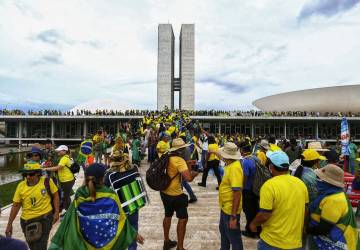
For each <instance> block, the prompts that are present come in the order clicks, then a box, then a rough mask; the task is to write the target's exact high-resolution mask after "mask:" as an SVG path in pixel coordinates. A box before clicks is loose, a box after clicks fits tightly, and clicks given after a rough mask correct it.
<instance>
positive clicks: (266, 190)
mask: <svg viewBox="0 0 360 250" xmlns="http://www.w3.org/2000/svg"><path fill="white" fill-rule="evenodd" d="M266 157H267V158H268V162H269V163H268V166H269V169H270V172H271V174H272V175H273V177H272V178H271V179H269V180H267V181H266V182H265V183H264V184H263V186H262V187H261V189H260V205H259V207H260V209H259V210H260V211H259V212H258V213H257V215H256V217H255V218H254V220H253V221H252V222H251V223H250V230H251V231H252V232H257V227H258V226H260V225H261V227H262V231H261V233H260V241H259V242H258V249H260V250H264V249H300V248H302V247H303V244H302V236H303V232H304V219H305V214H306V205H307V204H308V203H309V195H308V191H307V188H306V186H305V184H304V183H303V182H302V181H301V180H300V179H299V178H296V177H294V176H291V175H289V166H290V164H289V157H288V156H287V154H286V153H285V152H283V151H280V150H278V151H271V150H269V151H267V153H266Z"/></svg>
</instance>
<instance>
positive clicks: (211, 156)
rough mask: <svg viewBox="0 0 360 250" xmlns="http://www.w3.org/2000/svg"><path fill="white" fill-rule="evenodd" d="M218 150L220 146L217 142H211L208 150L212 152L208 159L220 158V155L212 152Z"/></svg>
mask: <svg viewBox="0 0 360 250" xmlns="http://www.w3.org/2000/svg"><path fill="white" fill-rule="evenodd" d="M218 150H219V146H218V145H217V144H216V143H213V144H209V147H208V152H209V153H210V156H209V159H208V161H213V160H219V157H218V156H217V155H216V154H215V153H212V152H217V151H218Z"/></svg>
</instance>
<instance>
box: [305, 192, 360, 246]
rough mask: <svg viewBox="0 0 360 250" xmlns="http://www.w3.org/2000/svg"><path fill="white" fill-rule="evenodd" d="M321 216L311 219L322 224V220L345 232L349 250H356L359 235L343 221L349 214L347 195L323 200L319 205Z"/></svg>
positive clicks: (337, 195) (330, 196) (328, 197)
mask: <svg viewBox="0 0 360 250" xmlns="http://www.w3.org/2000/svg"><path fill="white" fill-rule="evenodd" d="M319 209H320V215H319V214H316V213H313V214H311V218H312V219H313V220H315V221H316V222H320V218H322V219H324V220H326V221H328V222H330V223H332V224H335V225H336V226H337V227H338V228H340V230H341V231H342V232H343V234H344V237H345V240H346V243H347V247H348V249H356V243H357V241H358V238H359V233H358V231H357V229H356V227H352V225H351V224H350V225H344V224H343V223H341V222H340V221H341V219H342V218H344V216H346V215H347V213H348V209H349V206H348V203H347V200H346V197H345V193H343V192H342V193H337V194H333V195H329V196H327V197H325V198H324V199H322V200H321V202H320V204H319Z"/></svg>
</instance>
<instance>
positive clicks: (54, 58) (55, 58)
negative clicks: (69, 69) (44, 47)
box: [32, 53, 64, 66]
mask: <svg viewBox="0 0 360 250" xmlns="http://www.w3.org/2000/svg"><path fill="white" fill-rule="evenodd" d="M63 63H64V62H63V59H62V57H61V55H60V54H57V53H52V54H47V55H43V56H41V58H40V59H39V60H37V61H35V62H33V63H32V65H34V66H38V65H43V64H63Z"/></svg>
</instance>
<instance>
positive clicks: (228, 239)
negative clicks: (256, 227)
mask: <svg viewBox="0 0 360 250" xmlns="http://www.w3.org/2000/svg"><path fill="white" fill-rule="evenodd" d="M236 217H237V228H236V229H230V228H229V221H230V215H227V214H225V213H224V212H223V211H221V212H220V225H219V230H220V236H221V248H220V250H230V246H231V249H232V250H242V249H243V243H242V240H241V230H240V214H238V215H237V216H236Z"/></svg>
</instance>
